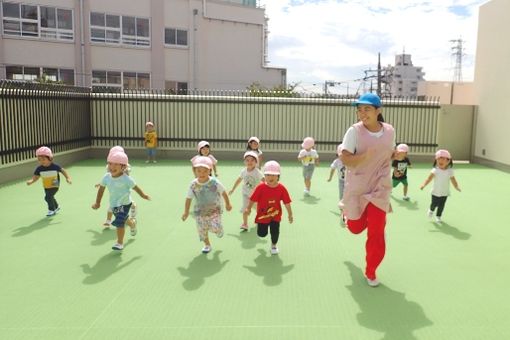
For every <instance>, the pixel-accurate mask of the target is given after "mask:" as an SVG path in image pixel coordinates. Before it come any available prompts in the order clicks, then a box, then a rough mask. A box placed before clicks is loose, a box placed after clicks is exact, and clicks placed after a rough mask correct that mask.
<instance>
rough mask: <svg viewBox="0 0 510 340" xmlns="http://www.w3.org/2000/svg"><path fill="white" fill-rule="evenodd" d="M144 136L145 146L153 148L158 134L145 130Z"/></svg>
mask: <svg viewBox="0 0 510 340" xmlns="http://www.w3.org/2000/svg"><path fill="white" fill-rule="evenodd" d="M144 137H145V146H146V147H148V148H155V147H156V141H157V139H158V134H157V133H156V131H150V132H149V131H147V132H145V133H144Z"/></svg>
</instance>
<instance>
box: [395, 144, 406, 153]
mask: <svg viewBox="0 0 510 340" xmlns="http://www.w3.org/2000/svg"><path fill="white" fill-rule="evenodd" d="M397 152H409V147H408V146H407V144H399V145H397Z"/></svg>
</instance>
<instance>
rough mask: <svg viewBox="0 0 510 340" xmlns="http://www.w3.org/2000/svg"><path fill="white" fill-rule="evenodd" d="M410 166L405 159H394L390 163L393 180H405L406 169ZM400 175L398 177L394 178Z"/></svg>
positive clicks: (409, 162)
mask: <svg viewBox="0 0 510 340" xmlns="http://www.w3.org/2000/svg"><path fill="white" fill-rule="evenodd" d="M409 165H411V161H410V160H409V158H407V157H405V158H404V159H403V160H398V159H395V160H393V162H392V163H391V166H392V168H393V175H392V178H393V179H407V167H408V166H409ZM396 175H400V176H396Z"/></svg>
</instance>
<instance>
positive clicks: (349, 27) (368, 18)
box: [261, 0, 487, 84]
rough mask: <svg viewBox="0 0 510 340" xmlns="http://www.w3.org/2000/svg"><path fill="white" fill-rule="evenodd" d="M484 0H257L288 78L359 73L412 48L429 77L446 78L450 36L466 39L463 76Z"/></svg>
mask: <svg viewBox="0 0 510 340" xmlns="http://www.w3.org/2000/svg"><path fill="white" fill-rule="evenodd" d="M485 2H487V0H428V1H416V0H378V1H375V0H343V1H341V0H337V1H335V0H311V1H305V0H262V1H261V3H262V4H263V5H264V6H265V7H266V15H267V16H268V17H269V31H270V34H269V59H270V61H271V65H273V66H282V67H286V68H287V75H288V81H289V83H293V82H301V83H302V84H312V83H321V82H322V83H323V82H324V80H326V79H332V80H338V81H346V80H351V79H358V78H361V77H363V75H364V74H363V71H364V70H366V69H368V68H375V67H376V66H377V53H378V52H380V53H381V63H382V65H383V66H385V65H388V64H394V58H395V55H396V54H401V53H402V51H403V50H404V49H405V53H407V54H411V55H412V60H413V64H414V65H416V66H422V67H423V70H424V72H426V75H425V78H426V79H427V80H451V79H452V77H453V66H454V60H453V57H452V56H451V54H452V46H453V45H452V43H451V42H450V40H452V39H458V38H460V37H461V38H462V40H464V59H463V69H462V71H463V79H464V80H466V81H469V80H472V78H473V73H474V71H473V68H474V65H473V63H474V55H475V52H476V37H477V27H478V8H479V6H480V5H481V4H483V3H485Z"/></svg>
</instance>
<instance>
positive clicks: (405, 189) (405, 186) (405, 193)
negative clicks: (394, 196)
mask: <svg viewBox="0 0 510 340" xmlns="http://www.w3.org/2000/svg"><path fill="white" fill-rule="evenodd" d="M407 187H408V186H407V185H404V197H407Z"/></svg>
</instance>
